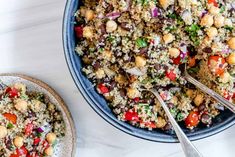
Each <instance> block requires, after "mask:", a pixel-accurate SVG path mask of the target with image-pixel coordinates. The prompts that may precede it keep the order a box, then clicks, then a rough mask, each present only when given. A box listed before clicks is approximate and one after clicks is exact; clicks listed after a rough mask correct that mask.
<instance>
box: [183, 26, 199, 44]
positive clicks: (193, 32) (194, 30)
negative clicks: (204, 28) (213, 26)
mask: <svg viewBox="0 0 235 157" xmlns="http://www.w3.org/2000/svg"><path fill="white" fill-rule="evenodd" d="M200 29H201V27H200V26H199V25H197V24H192V25H191V26H187V27H186V28H185V31H186V32H187V33H188V34H189V38H190V40H191V41H192V42H193V44H194V45H195V46H198V45H199V44H200V40H199V37H198V31H199V30H200Z"/></svg>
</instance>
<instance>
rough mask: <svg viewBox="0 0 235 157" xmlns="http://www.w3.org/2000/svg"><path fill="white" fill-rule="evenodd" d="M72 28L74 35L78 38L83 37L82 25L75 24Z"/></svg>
mask: <svg viewBox="0 0 235 157" xmlns="http://www.w3.org/2000/svg"><path fill="white" fill-rule="evenodd" d="M74 30H75V33H76V36H77V37H78V38H82V37H83V27H82V26H76V27H75V28H74Z"/></svg>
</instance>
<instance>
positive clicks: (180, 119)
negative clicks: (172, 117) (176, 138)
mask: <svg viewBox="0 0 235 157" xmlns="http://www.w3.org/2000/svg"><path fill="white" fill-rule="evenodd" d="M184 118H185V116H184V115H183V114H182V113H181V112H180V113H178V114H177V116H176V120H177V121H179V122H180V121H182V120H184Z"/></svg>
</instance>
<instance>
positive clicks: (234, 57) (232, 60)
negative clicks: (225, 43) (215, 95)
mask: <svg viewBox="0 0 235 157" xmlns="http://www.w3.org/2000/svg"><path fill="white" fill-rule="evenodd" d="M227 62H228V64H230V65H235V53H231V54H230V55H229V56H228V57H227Z"/></svg>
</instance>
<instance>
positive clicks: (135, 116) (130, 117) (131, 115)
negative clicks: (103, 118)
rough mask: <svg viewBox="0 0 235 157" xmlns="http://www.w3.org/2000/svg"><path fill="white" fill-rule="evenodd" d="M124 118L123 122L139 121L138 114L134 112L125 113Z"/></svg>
mask: <svg viewBox="0 0 235 157" xmlns="http://www.w3.org/2000/svg"><path fill="white" fill-rule="evenodd" d="M124 116H125V117H124V118H125V120H127V121H135V122H138V121H139V116H138V113H137V112H134V111H131V110H129V111H127V112H126V113H125V115H124Z"/></svg>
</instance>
